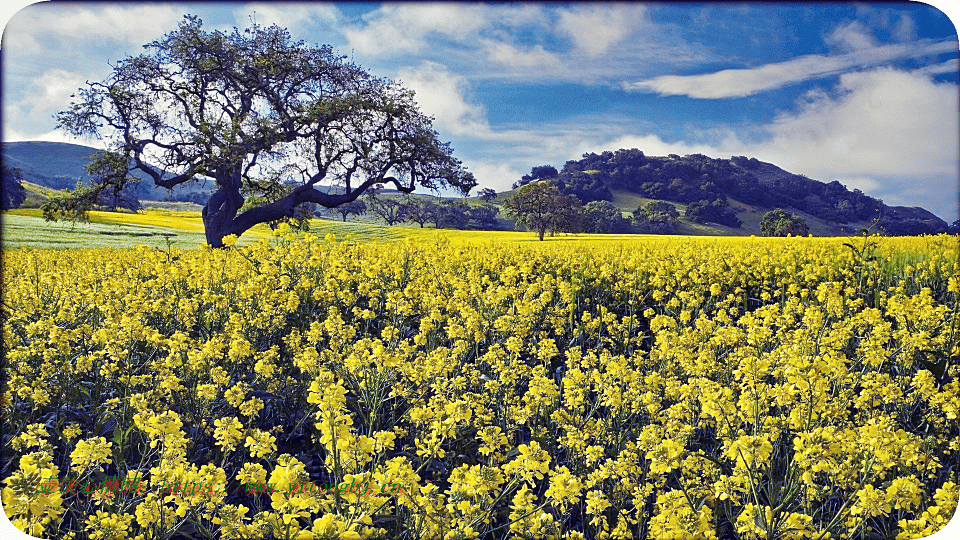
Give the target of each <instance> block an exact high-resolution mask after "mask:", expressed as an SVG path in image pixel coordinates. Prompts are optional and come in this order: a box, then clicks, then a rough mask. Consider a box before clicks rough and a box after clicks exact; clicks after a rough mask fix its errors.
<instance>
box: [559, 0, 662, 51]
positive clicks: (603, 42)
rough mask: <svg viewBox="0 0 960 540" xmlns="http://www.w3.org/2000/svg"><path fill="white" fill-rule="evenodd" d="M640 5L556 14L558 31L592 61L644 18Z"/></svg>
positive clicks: (594, 7)
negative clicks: (557, 16)
mask: <svg viewBox="0 0 960 540" xmlns="http://www.w3.org/2000/svg"><path fill="white" fill-rule="evenodd" d="M646 10H647V7H646V6H643V5H622V4H616V5H607V4H599V5H597V4H594V5H582V6H575V7H573V8H571V9H561V10H559V21H558V23H557V27H558V29H559V31H560V32H561V33H563V34H565V35H566V36H568V37H569V38H570V39H571V40H572V41H573V43H574V44H575V45H576V48H577V49H578V50H579V51H580V52H581V53H583V54H585V55H586V56H588V57H590V58H593V57H596V56H598V55H600V54H603V53H605V52H607V50H608V49H609V48H610V47H612V46H613V45H615V44H617V43H619V42H620V41H622V40H623V39H624V38H626V37H627V36H628V35H630V34H631V33H632V32H633V30H634V29H635V27H636V26H637V24H638V23H640V22H641V21H643V20H644V18H645V17H646Z"/></svg>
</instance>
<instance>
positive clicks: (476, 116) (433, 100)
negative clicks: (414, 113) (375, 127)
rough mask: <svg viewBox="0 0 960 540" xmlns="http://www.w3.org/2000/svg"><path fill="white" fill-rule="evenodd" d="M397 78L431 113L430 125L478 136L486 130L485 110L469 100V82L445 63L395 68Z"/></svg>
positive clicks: (451, 131)
mask: <svg viewBox="0 0 960 540" xmlns="http://www.w3.org/2000/svg"><path fill="white" fill-rule="evenodd" d="M398 78H399V79H400V81H401V82H402V83H403V85H404V86H405V87H407V88H410V89H411V90H413V91H414V92H416V98H415V99H416V101H417V103H418V104H419V105H420V107H421V109H422V110H423V111H424V112H425V113H427V114H429V115H431V116H433V117H434V127H435V128H436V129H437V130H438V131H440V132H441V136H442V135H445V134H451V135H470V136H473V137H482V136H484V135H486V134H489V133H490V125H489V124H488V123H487V119H486V111H485V110H484V108H483V106H482V105H479V104H477V103H475V102H472V101H469V100H468V97H467V94H468V93H469V91H470V90H469V83H468V82H467V79H466V78H465V77H463V76H462V75H457V74H455V73H452V72H450V71H449V70H448V69H447V68H446V67H444V66H442V65H440V64H437V63H434V62H424V63H422V64H421V65H420V66H418V67H416V68H412V69H404V70H402V71H400V72H399V74H398Z"/></svg>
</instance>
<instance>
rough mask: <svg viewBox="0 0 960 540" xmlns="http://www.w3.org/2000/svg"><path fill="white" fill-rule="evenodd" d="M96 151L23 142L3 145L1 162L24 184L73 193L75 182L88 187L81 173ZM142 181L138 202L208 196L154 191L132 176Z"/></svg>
mask: <svg viewBox="0 0 960 540" xmlns="http://www.w3.org/2000/svg"><path fill="white" fill-rule="evenodd" d="M95 152H97V149H96V148H92V147H89V146H83V145H79V144H70V143H57V142H44V141H25V142H5V143H3V146H2V155H3V161H4V162H5V163H6V164H7V166H8V167H10V168H11V169H13V168H17V169H20V172H21V173H22V174H23V180H24V181H25V182H30V183H32V184H36V185H38V186H41V187H44V188H48V189H55V190H58V189H73V188H74V187H76V185H77V180H80V181H82V182H84V183H89V181H90V175H89V174H87V171H86V170H85V169H84V167H85V166H86V164H87V163H88V161H89V159H90V156H91V155H92V154H94V153H95ZM131 174H132V175H133V176H135V177H136V178H139V179H140V180H141V181H140V182H138V183H137V184H136V185H135V187H134V193H135V195H136V196H137V198H138V199H141V200H149V201H168V200H169V201H192V202H201V201H206V198H207V197H209V193H210V192H211V190H210V186H209V185H208V186H207V187H206V188H205V187H203V186H202V185H200V184H196V183H193V184H190V185H180V186H177V187H175V188H174V189H172V190H170V189H166V188H162V187H157V186H156V185H155V184H154V183H153V181H152V180H151V179H150V178H149V177H148V176H147V175H146V174H144V173H142V172H140V171H133V172H132V173H131Z"/></svg>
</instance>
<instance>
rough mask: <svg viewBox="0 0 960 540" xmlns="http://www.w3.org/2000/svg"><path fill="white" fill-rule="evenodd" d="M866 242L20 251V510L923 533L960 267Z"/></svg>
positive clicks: (11, 410) (954, 344)
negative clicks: (845, 243)
mask: <svg viewBox="0 0 960 540" xmlns="http://www.w3.org/2000/svg"><path fill="white" fill-rule="evenodd" d="M504 234H506V233H504ZM528 236H532V235H529V234H528ZM846 241H847V242H849V245H844V242H845V240H843V239H829V238H782V239H766V238H677V237H674V238H661V237H636V238H633V239H618V240H617V241H606V242H592V241H588V240H581V241H577V242H558V241H552V242H543V243H540V242H529V243H510V242H504V241H498V242H493V241H488V242H483V243H480V242H478V243H477V245H472V244H469V243H457V242H451V241H449V240H446V239H444V238H442V237H440V236H432V237H431V236H426V235H424V236H423V237H420V238H416V237H410V238H405V239H399V240H397V241H395V242H392V243H388V242H367V241H343V240H338V239H337V238H335V237H333V236H332V235H328V236H326V237H325V238H323V237H321V236H309V235H308V236H303V235H296V234H293V233H290V232H287V231H284V232H282V234H280V235H278V236H277V237H276V238H274V239H272V240H269V241H268V240H264V241H262V242H258V243H253V244H250V245H247V246H243V247H236V248H234V249H229V250H209V249H189V250H185V249H179V248H177V247H175V246H174V247H170V248H150V247H140V248H129V249H121V250H113V249H107V248H103V249H89V250H84V249H78V250H22V249H17V250H6V251H4V254H3V268H2V274H3V292H4V295H3V304H2V325H3V344H2V347H3V353H4V355H5V358H6V364H5V370H6V373H5V375H6V376H5V377H4V379H3V387H2V407H3V426H2V427H3V439H2V446H0V452H2V454H0V457H2V462H0V480H2V481H3V491H2V497H3V506H4V510H5V512H6V513H7V515H8V516H9V517H10V519H11V520H12V521H13V522H14V523H15V524H16V525H17V526H18V527H19V528H20V529H22V530H24V531H27V532H29V533H30V534H33V535H35V536H42V537H48V538H68V537H71V535H73V534H75V537H76V538H85V537H88V538H92V539H95V540H96V539H104V540H109V539H119V538H127V537H131V538H132V537H135V536H136V537H138V538H144V539H148V538H151V539H152V538H159V539H168V538H222V539H224V540H227V539H233V538H271V537H272V538H282V539H294V538H297V539H308V538H317V539H320V538H323V539H333V538H348V539H355V538H377V537H381V538H410V539H414V538H431V539H451V540H452V539H465V538H556V539H586V538H651V539H670V538H676V539H687V538H703V539H708V538H717V539H721V538H742V539H760V538H763V539H799V538H810V539H826V538H891V539H892V538H896V539H905V538H920V537H923V536H925V535H929V534H931V533H933V532H935V531H936V530H938V529H939V528H941V527H942V526H943V525H944V524H945V523H947V521H949V520H950V518H951V516H952V515H953V513H954V511H955V510H956V507H957V499H958V493H960V488H958V485H960V420H958V413H960V378H958V377H960V365H958V358H960V345H958V343H960V321H958V310H960V308H958V296H960V277H958V275H960V264H958V258H957V252H958V247H960V246H958V239H957V237H947V236H940V237H922V238H869V239H868V238H858V239H853V240H846Z"/></svg>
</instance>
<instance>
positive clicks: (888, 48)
mask: <svg viewBox="0 0 960 540" xmlns="http://www.w3.org/2000/svg"><path fill="white" fill-rule="evenodd" d="M851 36H852V34H849V33H848V34H847V35H846V37H845V38H844V41H843V43H844V44H845V46H853V45H857V46H860V45H863V46H866V48H863V49H858V50H855V51H852V52H848V53H845V54H839V55H836V56H825V55H819V54H813V55H806V56H799V57H797V58H793V59H791V60H787V61H785V62H777V63H772V64H764V65H762V66H758V67H754V68H748V69H725V70H722V71H717V72H714V73H706V74H701V75H664V76H660V77H655V78H653V79H649V80H645V81H638V82H632V83H626V84H624V86H623V88H624V89H625V90H627V91H640V92H656V93H658V94H660V95H665V96H678V95H685V96H689V97H693V98H702V99H719V98H735V97H745V96H750V95H753V94H757V93H760V92H765V91H768V90H775V89H777V88H783V87H784V86H788V85H791V84H796V83H799V82H803V81H807V80H811V79H819V78H823V77H827V76H830V75H837V74H839V73H843V72H846V71H850V70H853V69H860V68H867V67H873V66H877V65H880V64H884V63H887V62H892V61H895V60H901V59H905V58H919V57H923V56H928V55H936V54H943V53H948V52H954V51H956V48H957V42H956V41H955V40H943V41H931V40H921V41H917V42H915V43H895V44H888V45H879V46H867V45H866V42H865V41H863V40H857V39H855V38H853V37H851ZM838 39H839V38H838ZM838 43H840V42H838ZM851 44H853V45H851Z"/></svg>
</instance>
